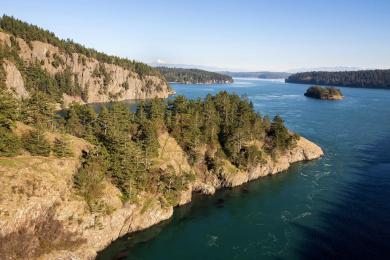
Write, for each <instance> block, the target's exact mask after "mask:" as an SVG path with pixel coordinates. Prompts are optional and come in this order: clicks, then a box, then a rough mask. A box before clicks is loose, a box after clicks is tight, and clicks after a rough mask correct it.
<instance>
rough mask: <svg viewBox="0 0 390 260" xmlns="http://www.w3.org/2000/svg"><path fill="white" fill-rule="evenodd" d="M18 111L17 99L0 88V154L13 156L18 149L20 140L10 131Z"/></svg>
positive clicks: (17, 116)
mask: <svg viewBox="0 0 390 260" xmlns="http://www.w3.org/2000/svg"><path fill="white" fill-rule="evenodd" d="M0 66H1V65H0ZM19 113H20V111H19V103H18V101H17V100H16V99H14V98H13V97H12V95H11V94H9V93H7V92H6V91H5V90H3V89H0V156H15V155H17V153H18V151H19V149H20V140H19V138H18V137H17V136H16V135H15V134H14V133H13V132H12V127H13V126H14V125H15V120H17V119H18V118H19Z"/></svg>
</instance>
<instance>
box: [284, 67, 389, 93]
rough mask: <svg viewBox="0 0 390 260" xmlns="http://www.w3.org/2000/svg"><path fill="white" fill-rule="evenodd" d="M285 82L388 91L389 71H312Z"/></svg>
mask: <svg viewBox="0 0 390 260" xmlns="http://www.w3.org/2000/svg"><path fill="white" fill-rule="evenodd" d="M286 82H290V83H302V84H315V85H325V86H346V87H356V88H385V89H390V70H359V71H339V72H326V71H313V72H302V73H296V74H293V75H291V76H289V77H288V78H287V79H286Z"/></svg>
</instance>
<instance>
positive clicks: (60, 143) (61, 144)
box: [53, 138, 73, 158]
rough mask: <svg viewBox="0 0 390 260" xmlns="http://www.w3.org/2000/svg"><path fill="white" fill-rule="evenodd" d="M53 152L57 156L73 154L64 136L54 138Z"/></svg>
mask: <svg viewBox="0 0 390 260" xmlns="http://www.w3.org/2000/svg"><path fill="white" fill-rule="evenodd" d="M53 153H54V155H55V156H57V157H59V158H61V157H71V156H73V152H72V150H71V149H70V148H69V142H68V140H66V139H65V138H62V139H59V138H56V139H55V140H54V144H53Z"/></svg>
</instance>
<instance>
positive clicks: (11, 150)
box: [0, 127, 20, 157]
mask: <svg viewBox="0 0 390 260" xmlns="http://www.w3.org/2000/svg"><path fill="white" fill-rule="evenodd" d="M19 150H20V140H19V138H18V136H16V135H15V134H14V133H13V132H12V131H11V130H9V129H7V128H5V127H0V156H8V157H11V156H15V155H17V154H18V152H19Z"/></svg>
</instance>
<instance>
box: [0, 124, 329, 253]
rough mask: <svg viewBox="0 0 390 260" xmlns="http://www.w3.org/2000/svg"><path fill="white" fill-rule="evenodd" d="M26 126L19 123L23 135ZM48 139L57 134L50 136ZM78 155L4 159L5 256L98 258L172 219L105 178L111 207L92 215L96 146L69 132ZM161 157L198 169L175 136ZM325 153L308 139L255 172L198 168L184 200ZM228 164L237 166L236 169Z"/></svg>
mask: <svg viewBox="0 0 390 260" xmlns="http://www.w3.org/2000/svg"><path fill="white" fill-rule="evenodd" d="M26 128H28V127H27V126H25V125H23V124H18V127H17V132H18V133H19V134H22V133H23V132H25V131H26ZM46 135H47V138H48V139H49V140H53V139H54V138H55V137H56V135H57V134H55V133H46ZM69 139H70V144H71V147H72V150H73V151H74V153H75V156H74V157H73V158H63V159H58V158H55V157H39V156H30V155H28V154H25V155H20V156H17V157H14V158H4V157H3V158H0V190H1V193H0V255H2V259H20V258H25V259H93V258H94V257H95V256H96V253H97V251H99V250H102V249H103V248H104V247H106V246H107V245H109V244H110V243H111V242H112V241H113V240H115V239H117V238H119V237H121V236H123V235H125V234H127V233H129V232H134V231H138V230H142V229H145V228H148V227H150V226H152V225H154V224H157V223H159V222H161V221H163V220H166V219H168V218H170V217H171V216H172V214H173V207H172V206H167V205H163V204H162V203H161V202H160V201H159V199H158V198H157V197H156V196H155V195H154V194H147V193H143V194H139V195H138V197H137V200H136V202H133V203H123V202H122V200H121V199H120V191H119V190H118V189H117V188H116V187H115V186H113V185H112V184H111V183H109V182H107V183H105V188H104V192H103V194H101V199H102V200H104V202H105V204H106V205H107V209H109V210H108V211H104V212H99V211H95V212H92V211H91V210H90V208H89V207H88V204H87V203H86V201H85V200H84V198H83V197H81V196H79V195H78V194H77V192H76V190H75V189H74V187H73V176H74V174H75V172H76V170H77V168H78V167H79V164H80V161H79V159H78V158H79V155H80V154H81V151H82V150H88V149H89V147H90V145H89V144H88V143H87V142H86V141H84V140H83V139H79V138H76V137H73V136H69ZM159 142H160V149H159V157H158V159H157V161H156V163H158V164H159V165H160V167H162V168H163V167H167V166H168V165H169V166H172V167H173V168H181V169H184V170H191V169H192V167H191V166H190V165H189V163H188V162H187V159H186V156H185V153H184V152H183V150H182V149H181V148H180V146H179V145H178V144H177V142H176V140H175V139H174V138H172V137H170V136H169V134H167V133H163V134H161V135H160V136H159ZM321 155H323V152H322V150H321V148H320V147H318V146H317V145H315V144H314V143H312V142H310V141H308V140H307V139H305V138H303V137H301V138H300V139H299V140H298V141H297V144H296V146H295V147H294V148H293V149H291V150H289V151H288V152H286V153H284V154H281V155H279V156H278V157H277V159H276V160H272V159H271V158H267V160H266V162H265V163H263V164H261V165H258V166H257V167H255V168H254V169H252V170H251V171H248V172H241V171H238V170H237V169H236V170H232V169H233V168H234V166H232V165H228V164H227V165H226V172H224V173H223V174H222V175H221V176H218V177H217V176H216V175H215V174H212V173H209V172H201V171H200V170H197V169H192V170H194V172H195V173H196V179H195V180H194V181H192V183H190V185H189V187H188V189H187V190H185V191H183V192H182V194H181V197H180V199H179V202H178V205H182V204H185V203H188V202H190V201H191V195H192V192H201V193H203V194H213V193H214V192H215V191H216V190H217V189H219V188H222V187H232V186H237V185H240V184H243V183H245V182H248V181H250V180H253V179H256V178H259V177H262V176H266V175H269V174H275V173H277V172H280V171H283V170H286V169H287V168H288V167H289V166H290V164H291V163H294V162H297V161H304V160H312V159H315V158H318V157H320V156H321ZM229 167H230V168H231V169H229Z"/></svg>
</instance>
